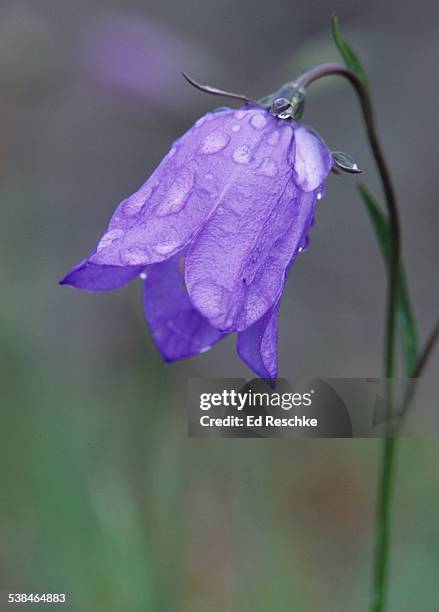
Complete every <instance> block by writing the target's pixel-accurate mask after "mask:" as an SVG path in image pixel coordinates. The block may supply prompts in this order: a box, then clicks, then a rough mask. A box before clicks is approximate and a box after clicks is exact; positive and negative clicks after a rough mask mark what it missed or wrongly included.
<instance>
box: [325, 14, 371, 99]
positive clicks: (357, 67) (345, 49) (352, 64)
mask: <svg viewBox="0 0 439 612" xmlns="http://www.w3.org/2000/svg"><path fill="white" fill-rule="evenodd" d="M331 24H332V38H333V39H334V43H335V45H336V47H337V49H338V50H339V52H340V55H341V56H342V58H343V61H344V63H345V64H346V66H347V67H348V68H350V69H351V70H352V72H354V73H355V74H356V75H357V77H358V78H359V79H360V81H361V82H362V83H363V85H364V87H365V88H366V89H367V90H369V85H368V82H367V77H366V71H365V70H364V68H363V65H362V63H361V62H360V60H359V59H358V56H357V54H356V53H355V51H354V50H353V49H352V47H351V46H350V45H349V43H348V42H347V41H346V40H345V38H344V37H343V36H342V34H341V32H340V28H339V27H338V19H337V17H336V15H333V16H332V19H331Z"/></svg>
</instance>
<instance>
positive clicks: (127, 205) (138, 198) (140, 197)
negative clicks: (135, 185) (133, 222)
mask: <svg viewBox="0 0 439 612" xmlns="http://www.w3.org/2000/svg"><path fill="white" fill-rule="evenodd" d="M151 194H152V187H147V188H146V189H140V190H139V191H137V192H136V193H133V195H132V196H130V197H129V198H127V199H126V200H125V202H124V203H123V204H122V211H123V214H124V215H125V216H126V217H135V216H136V215H138V214H139V213H140V212H141V210H142V208H143V207H144V205H145V204H146V202H147V201H148V200H149V198H150V197H151Z"/></svg>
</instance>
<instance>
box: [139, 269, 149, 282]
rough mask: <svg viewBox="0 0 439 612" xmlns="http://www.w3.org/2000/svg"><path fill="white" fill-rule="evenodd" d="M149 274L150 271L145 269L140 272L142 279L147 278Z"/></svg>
mask: <svg viewBox="0 0 439 612" xmlns="http://www.w3.org/2000/svg"><path fill="white" fill-rule="evenodd" d="M147 276H148V273H147V272H145V271H144V272H141V273H140V274H139V278H140V279H141V280H146V278H147Z"/></svg>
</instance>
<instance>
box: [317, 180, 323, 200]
mask: <svg viewBox="0 0 439 612" xmlns="http://www.w3.org/2000/svg"><path fill="white" fill-rule="evenodd" d="M324 193H325V187H324V185H323V184H322V185H319V186H318V187H317V195H316V198H317V199H318V200H321V199H322V198H323V195H324Z"/></svg>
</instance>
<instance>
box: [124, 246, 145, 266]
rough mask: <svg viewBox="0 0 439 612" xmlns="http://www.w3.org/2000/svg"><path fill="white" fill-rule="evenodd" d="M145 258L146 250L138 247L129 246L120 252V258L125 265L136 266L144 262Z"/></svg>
mask: <svg viewBox="0 0 439 612" xmlns="http://www.w3.org/2000/svg"><path fill="white" fill-rule="evenodd" d="M147 259H148V258H147V255H146V252H145V251H144V250H143V249H141V248H140V247H130V248H128V249H122V251H121V252H120V260H121V262H122V263H123V264H124V265H126V266H138V265H140V264H143V263H146V261H147Z"/></svg>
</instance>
